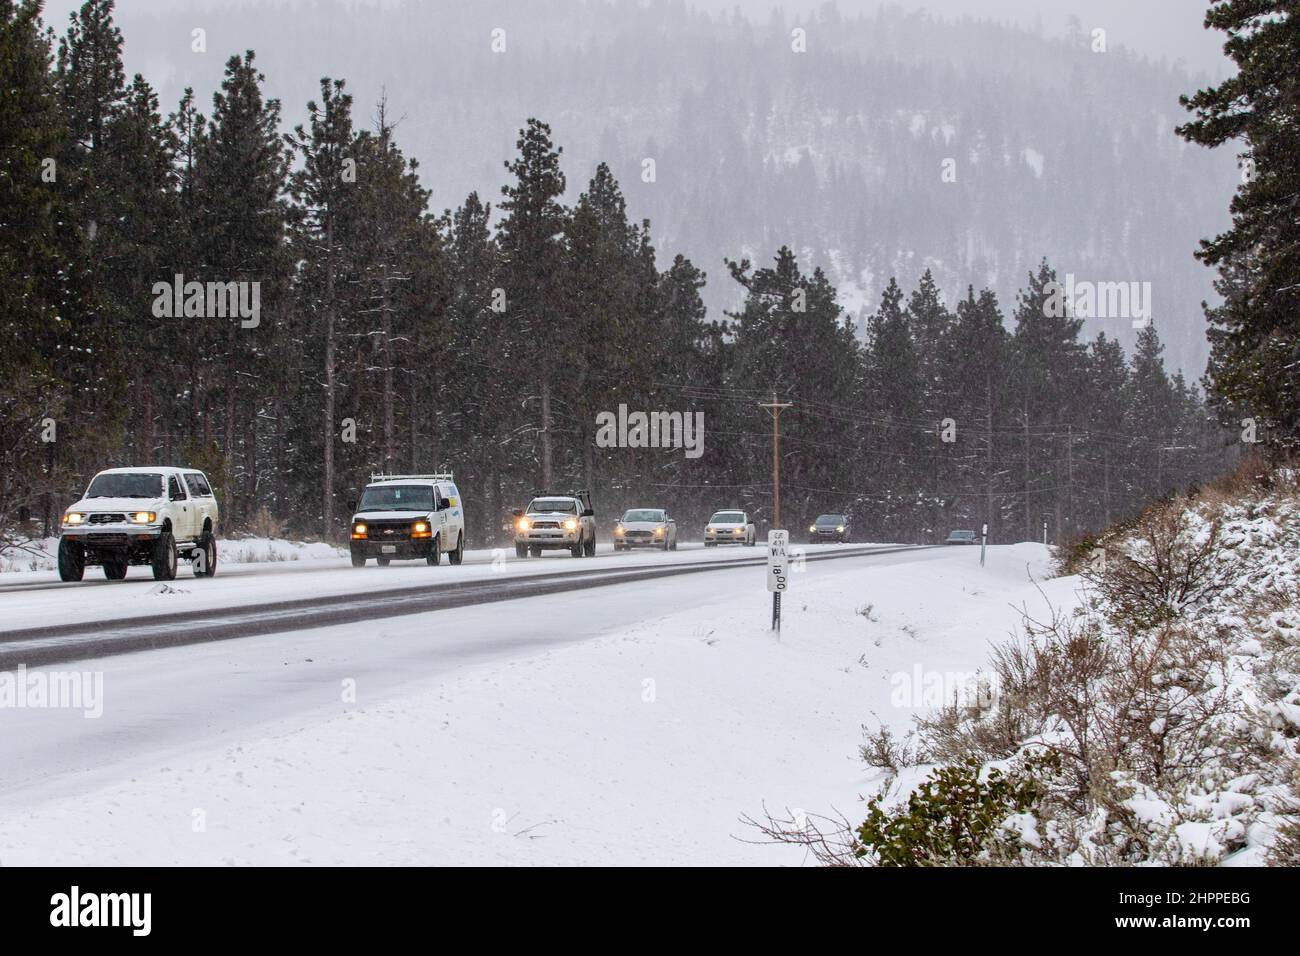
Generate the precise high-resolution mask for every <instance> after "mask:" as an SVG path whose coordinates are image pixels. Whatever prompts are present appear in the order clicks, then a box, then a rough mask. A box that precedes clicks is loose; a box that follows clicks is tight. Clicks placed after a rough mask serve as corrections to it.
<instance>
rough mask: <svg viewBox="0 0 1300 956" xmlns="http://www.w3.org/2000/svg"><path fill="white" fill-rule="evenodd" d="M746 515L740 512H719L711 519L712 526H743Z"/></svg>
mask: <svg viewBox="0 0 1300 956" xmlns="http://www.w3.org/2000/svg"><path fill="white" fill-rule="evenodd" d="M744 520H745V515H744V514H743V513H742V512H739V511H719V512H718V513H717V514H715V515H714V516H713V517H712V518H710V519H709V523H710V524H741V523H742V522H743V521H744Z"/></svg>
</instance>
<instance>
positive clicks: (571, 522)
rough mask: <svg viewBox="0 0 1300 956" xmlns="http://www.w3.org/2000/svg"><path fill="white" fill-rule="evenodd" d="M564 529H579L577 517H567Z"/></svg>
mask: <svg viewBox="0 0 1300 956" xmlns="http://www.w3.org/2000/svg"><path fill="white" fill-rule="evenodd" d="M564 530H565V531H577V530H578V522H577V519H575V518H566V519H565V521H564Z"/></svg>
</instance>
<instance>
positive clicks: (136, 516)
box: [126, 511, 158, 524]
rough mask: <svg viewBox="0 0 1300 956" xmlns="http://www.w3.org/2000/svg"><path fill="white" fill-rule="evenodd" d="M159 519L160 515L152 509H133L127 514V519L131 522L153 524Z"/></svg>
mask: <svg viewBox="0 0 1300 956" xmlns="http://www.w3.org/2000/svg"><path fill="white" fill-rule="evenodd" d="M157 519H158V516H157V515H156V514H154V513H153V512H152V511H133V512H132V513H131V514H129V515H127V516H126V520H127V521H129V522H131V524H153V523H154V521H156V520H157Z"/></svg>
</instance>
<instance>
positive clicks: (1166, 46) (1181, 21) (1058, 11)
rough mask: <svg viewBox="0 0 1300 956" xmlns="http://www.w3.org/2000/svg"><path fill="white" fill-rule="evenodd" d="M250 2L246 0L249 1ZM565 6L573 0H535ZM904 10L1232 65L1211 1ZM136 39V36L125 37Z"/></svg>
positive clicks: (1200, 66)
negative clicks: (1084, 36)
mask: <svg viewBox="0 0 1300 956" xmlns="http://www.w3.org/2000/svg"><path fill="white" fill-rule="evenodd" d="M245 2H246V0H245ZM537 2H538V3H560V4H562V3H565V2H568V0H537ZM687 3H688V4H689V5H692V6H695V7H698V8H701V9H705V10H710V11H714V12H718V11H730V10H741V11H744V12H745V13H747V14H749V15H750V16H752V17H753V18H754V19H757V20H763V19H766V18H767V17H768V16H769V15H770V13H771V11H772V10H773V9H774V8H777V7H779V8H781V9H784V10H786V11H788V12H791V13H806V12H809V11H812V10H816V9H817V8H818V7H821V6H823V5H824V4H825V3H826V0H779V2H777V0H687ZM159 4H167V5H169V6H172V7H174V6H176V5H178V4H177V0H117V7H118V9H119V10H123V11H128V10H129V11H131V12H137V11H140V10H148V9H149V8H150V7H154V6H156V5H159ZM238 5H240V3H238V2H237V0H195V6H196V7H198V8H199V9H205V10H206V9H220V8H222V7H230V6H238ZM837 5H838V6H839V8H840V9H841V10H842V11H844V12H846V13H850V12H851V13H873V12H875V11H876V10H877V9H878V8H879V7H880V6H882V3H881V0H837ZM887 5H890V6H897V7H901V8H902V9H904V10H926V11H929V12H931V13H934V14H936V15H938V16H942V17H945V18H948V19H956V18H959V17H963V16H967V17H976V18H989V19H995V20H1005V21H1010V22H1013V23H1017V24H1020V25H1023V26H1026V27H1030V28H1034V27H1041V29H1042V30H1043V32H1044V33H1046V34H1049V35H1056V34H1060V33H1063V32H1064V31H1065V29H1066V26H1067V25H1068V23H1069V21H1070V18H1071V17H1075V18H1077V19H1078V20H1079V22H1080V24H1081V25H1082V26H1083V27H1084V29H1085V30H1089V31H1090V30H1092V29H1093V28H1094V27H1102V28H1103V29H1105V30H1106V35H1107V40H1108V41H1109V43H1110V44H1111V45H1112V46H1114V45H1122V46H1127V47H1129V48H1131V49H1132V50H1134V51H1136V52H1139V53H1143V54H1146V55H1148V56H1151V57H1153V58H1163V59H1166V60H1170V61H1175V60H1183V61H1185V62H1186V64H1187V66H1188V67H1189V68H1190V69H1191V70H1193V71H1197V72H1205V73H1208V74H1210V75H1211V76H1212V77H1219V76H1221V75H1223V74H1224V72H1225V71H1226V70H1227V69H1228V63H1227V61H1226V60H1225V59H1224V57H1223V50H1222V47H1223V43H1222V39H1221V37H1220V35H1219V34H1216V33H1211V32H1210V31H1207V30H1206V29H1204V27H1203V26H1202V23H1203V21H1204V19H1205V10H1206V8H1207V7H1208V6H1209V2H1208V0H888V4H887ZM79 6H81V2H80V0H46V3H45V10H46V22H47V23H49V24H51V25H52V26H54V27H55V29H56V30H58V31H59V32H62V30H63V25H64V24H65V23H66V22H67V17H68V13H69V12H70V11H72V10H75V9H76V8H78V7H79ZM127 42H128V43H129V42H130V38H129V37H128V38H127Z"/></svg>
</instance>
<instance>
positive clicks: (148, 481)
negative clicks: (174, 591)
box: [59, 466, 218, 581]
mask: <svg viewBox="0 0 1300 956" xmlns="http://www.w3.org/2000/svg"><path fill="white" fill-rule="evenodd" d="M217 517H218V509H217V499H216V496H215V495H213V493H212V486H211V485H210V484H209V483H208V479H207V476H206V475H204V474H203V472H201V471H197V470H195V469H193V468H155V467H152V466H146V467H142V468H110V469H109V470H107V471H101V472H100V473H99V474H97V475H96V476H95V477H94V478H93V479H92V480H91V482H90V486H89V487H88V488H87V489H86V493H85V494H84V495H82V497H81V500H80V501H78V502H77V503H76V504H74V505H73V506H72V507H70V508H69V509H68V510H67V511H66V512H64V515H63V528H62V532H61V534H60V535H59V577H60V578H61V579H62V580H64V581H80V580H81V578H82V575H84V574H85V572H86V565H88V564H98V565H100V566H102V567H103V569H104V577H106V578H108V579H109V580H110V581H120V580H122V579H123V578H124V577H126V569H127V568H128V567H129V566H130V565H132V564H147V565H149V566H150V567H151V568H152V569H153V576H154V578H155V579H156V580H158V581H171V580H173V579H174V578H175V577H176V565H177V560H178V558H184V559H185V560H186V561H189V562H191V564H192V565H193V567H194V575H195V577H200V578H210V577H212V576H213V575H214V574H216V573H217V537H216V533H217Z"/></svg>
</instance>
